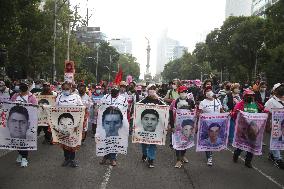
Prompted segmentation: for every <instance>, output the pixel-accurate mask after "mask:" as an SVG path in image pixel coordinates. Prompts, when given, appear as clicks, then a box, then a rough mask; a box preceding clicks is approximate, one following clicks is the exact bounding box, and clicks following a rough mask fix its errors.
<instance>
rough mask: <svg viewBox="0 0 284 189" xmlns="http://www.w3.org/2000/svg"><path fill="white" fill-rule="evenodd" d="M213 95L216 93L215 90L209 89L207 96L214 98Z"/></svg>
mask: <svg viewBox="0 0 284 189" xmlns="http://www.w3.org/2000/svg"><path fill="white" fill-rule="evenodd" d="M213 95H214V93H213V91H209V92H207V93H206V97H207V98H213Z"/></svg>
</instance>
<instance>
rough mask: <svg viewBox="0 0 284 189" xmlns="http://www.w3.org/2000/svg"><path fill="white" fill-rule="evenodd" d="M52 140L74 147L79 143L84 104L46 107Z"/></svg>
mask: <svg viewBox="0 0 284 189" xmlns="http://www.w3.org/2000/svg"><path fill="white" fill-rule="evenodd" d="M46 111H47V114H48V122H49V125H50V128H51V132H52V139H53V142H55V143H59V144H63V145H65V146H68V147H72V148H76V147H79V146H80V145H81V140H82V131H83V122H84V116H85V107H84V106H59V107H46Z"/></svg>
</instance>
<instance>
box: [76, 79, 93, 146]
mask: <svg viewBox="0 0 284 189" xmlns="http://www.w3.org/2000/svg"><path fill="white" fill-rule="evenodd" d="M78 91H79V96H80V97H81V100H82V103H83V105H84V106H85V107H86V109H85V117H84V123H83V133H82V144H84V142H85V140H86V137H87V131H88V118H89V115H90V108H91V106H92V105H93V102H92V99H91V98H90V97H89V95H87V93H86V85H85V84H80V85H79V86H78Z"/></svg>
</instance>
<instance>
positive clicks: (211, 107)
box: [199, 83, 224, 166]
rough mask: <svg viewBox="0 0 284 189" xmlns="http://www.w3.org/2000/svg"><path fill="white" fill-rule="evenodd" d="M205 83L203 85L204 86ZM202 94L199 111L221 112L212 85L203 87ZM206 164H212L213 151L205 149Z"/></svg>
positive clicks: (219, 103) (221, 108)
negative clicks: (202, 98) (203, 97)
mask: <svg viewBox="0 0 284 189" xmlns="http://www.w3.org/2000/svg"><path fill="white" fill-rule="evenodd" d="M205 86H206V84H205V85H204V87H205ZM204 96H206V98H205V99H204V100H202V101H201V102H200V104H199V113H200V114H201V113H223V112H224V110H223V107H222V104H221V102H220V100H219V99H216V97H215V95H214V93H213V91H212V87H211V86H210V85H208V83H207V87H205V89H204ZM205 153H206V158H207V165H208V166H212V165H213V153H212V152H211V151H206V152H205Z"/></svg>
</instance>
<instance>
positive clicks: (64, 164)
mask: <svg viewBox="0 0 284 189" xmlns="http://www.w3.org/2000/svg"><path fill="white" fill-rule="evenodd" d="M69 163H70V160H65V161H64V162H63V163H62V164H61V166H62V167H66V166H67V165H69Z"/></svg>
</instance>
